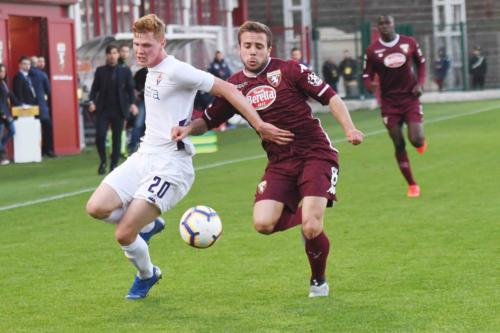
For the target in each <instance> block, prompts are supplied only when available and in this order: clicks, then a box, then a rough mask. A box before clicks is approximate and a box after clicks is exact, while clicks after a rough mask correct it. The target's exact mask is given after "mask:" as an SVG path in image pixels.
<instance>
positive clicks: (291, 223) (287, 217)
mask: <svg viewBox="0 0 500 333" xmlns="http://www.w3.org/2000/svg"><path fill="white" fill-rule="evenodd" d="M301 223H302V207H298V208H297V210H295V212H291V211H290V210H289V209H288V208H286V207H285V208H283V212H282V213H281V216H280V218H279V220H278V223H276V226H275V227H274V230H273V232H277V231H285V230H287V229H290V228H293V227H295V226H296V225H299V224H301Z"/></svg>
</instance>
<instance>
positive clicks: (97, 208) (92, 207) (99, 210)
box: [86, 199, 110, 219]
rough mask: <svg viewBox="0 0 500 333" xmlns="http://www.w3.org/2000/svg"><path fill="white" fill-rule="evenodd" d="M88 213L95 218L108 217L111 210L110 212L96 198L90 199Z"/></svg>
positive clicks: (87, 207)
mask: <svg viewBox="0 0 500 333" xmlns="http://www.w3.org/2000/svg"><path fill="white" fill-rule="evenodd" d="M86 210H87V214H89V215H90V216H92V217H93V218H95V219H103V218H106V217H107V216H108V215H109V213H110V212H108V211H107V210H106V209H104V207H103V206H102V205H101V204H99V203H98V202H97V201H96V200H92V199H90V200H89V201H88V202H87V206H86Z"/></svg>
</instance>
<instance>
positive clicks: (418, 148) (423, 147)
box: [416, 141, 427, 154]
mask: <svg viewBox="0 0 500 333" xmlns="http://www.w3.org/2000/svg"><path fill="white" fill-rule="evenodd" d="M416 149H417V152H418V153H419V154H423V153H424V152H425V151H426V149H427V141H424V144H423V145H421V146H420V147H417V148H416Z"/></svg>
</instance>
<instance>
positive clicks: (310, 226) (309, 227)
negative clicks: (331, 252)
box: [302, 216, 323, 239]
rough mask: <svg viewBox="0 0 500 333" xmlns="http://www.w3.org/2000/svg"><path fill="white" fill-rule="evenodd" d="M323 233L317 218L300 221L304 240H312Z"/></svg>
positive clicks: (311, 217)
mask: <svg viewBox="0 0 500 333" xmlns="http://www.w3.org/2000/svg"><path fill="white" fill-rule="evenodd" d="M322 231H323V224H322V223H321V219H320V218H319V217H317V216H309V217H305V218H303V220H302V233H303V234H304V237H305V238H306V239H314V238H316V237H318V235H319V234H321V232H322Z"/></svg>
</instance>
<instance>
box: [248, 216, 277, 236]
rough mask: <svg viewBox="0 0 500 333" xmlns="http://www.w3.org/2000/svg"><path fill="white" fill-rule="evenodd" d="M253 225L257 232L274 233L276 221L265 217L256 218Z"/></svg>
mask: <svg viewBox="0 0 500 333" xmlns="http://www.w3.org/2000/svg"><path fill="white" fill-rule="evenodd" d="M253 226H254V228H255V230H257V232H259V233H261V234H265V235H269V234H272V233H273V230H274V223H272V221H270V220H268V219H264V218H256V217H254V219H253Z"/></svg>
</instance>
